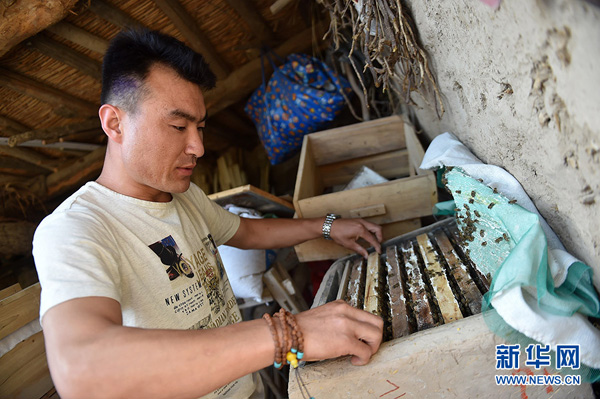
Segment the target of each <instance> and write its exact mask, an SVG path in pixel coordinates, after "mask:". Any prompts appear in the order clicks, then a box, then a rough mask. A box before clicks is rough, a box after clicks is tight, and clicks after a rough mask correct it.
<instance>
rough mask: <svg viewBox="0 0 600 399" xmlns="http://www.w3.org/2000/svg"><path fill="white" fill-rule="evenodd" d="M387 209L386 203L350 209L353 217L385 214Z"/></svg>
mask: <svg viewBox="0 0 600 399" xmlns="http://www.w3.org/2000/svg"><path fill="white" fill-rule="evenodd" d="M386 212H387V210H386V209H385V204H374V205H369V206H363V207H361V208H357V209H350V211H349V213H350V217H353V218H368V217H372V216H379V215H385V214H386Z"/></svg>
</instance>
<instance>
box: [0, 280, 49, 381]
mask: <svg viewBox="0 0 600 399" xmlns="http://www.w3.org/2000/svg"><path fill="white" fill-rule="evenodd" d="M40 292H41V288H40V284H39V283H36V284H34V285H32V286H29V287H27V288H25V289H24V290H21V291H19V292H17V293H16V294H14V295H11V296H9V297H8V298H5V299H3V300H2V301H0V339H2V338H4V337H6V336H7V335H9V334H11V333H13V332H15V331H17V330H18V329H19V328H21V327H23V326H24V325H26V324H27V323H29V322H30V321H32V320H35V319H36V318H38V317H39V315H40ZM0 375H1V373H0Z"/></svg>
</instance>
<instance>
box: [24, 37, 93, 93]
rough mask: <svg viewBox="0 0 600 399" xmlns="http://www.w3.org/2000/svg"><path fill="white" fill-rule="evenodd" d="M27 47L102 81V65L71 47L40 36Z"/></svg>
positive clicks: (31, 39) (33, 39) (34, 38)
mask: <svg viewBox="0 0 600 399" xmlns="http://www.w3.org/2000/svg"><path fill="white" fill-rule="evenodd" d="M25 44H26V45H27V46H30V47H33V48H35V49H36V50H38V51H39V52H41V53H42V54H45V55H47V56H48V57H50V58H54V59H55V60H58V61H61V62H64V63H65V64H67V65H69V66H71V67H73V68H75V69H77V70H79V71H81V72H83V73H85V74H86V75H88V76H91V77H92V78H94V79H96V80H98V81H99V80H101V79H102V65H101V64H100V63H99V62H98V61H96V60H93V59H91V58H89V57H87V56H85V55H83V54H81V53H80V52H78V51H76V50H73V49H72V48H71V47H69V46H66V45H64V44H62V43H59V42H57V41H56V40H52V39H50V38H49V37H47V36H45V35H43V34H38V35H35V36H33V37H31V38H29V40H27V41H26V42H25Z"/></svg>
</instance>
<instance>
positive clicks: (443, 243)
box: [433, 230, 482, 314]
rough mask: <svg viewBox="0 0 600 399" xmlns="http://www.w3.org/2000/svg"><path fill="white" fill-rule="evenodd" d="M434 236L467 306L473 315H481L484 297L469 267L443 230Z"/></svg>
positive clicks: (437, 231)
mask: <svg viewBox="0 0 600 399" xmlns="http://www.w3.org/2000/svg"><path fill="white" fill-rule="evenodd" d="M433 235H434V237H435V241H436V242H437V245H438V246H439V247H440V250H441V251H442V252H443V254H444V258H445V259H446V262H448V266H449V267H450V271H451V273H452V275H453V276H454V279H455V280H456V282H457V283H458V286H459V287H460V291H461V292H462V295H463V296H464V298H465V300H466V302H467V303H466V304H465V305H467V307H468V308H469V310H470V311H471V314H477V313H481V299H482V295H481V292H480V291H479V289H478V288H477V285H476V284H475V282H474V281H473V279H472V278H471V276H470V275H469V271H468V269H467V266H466V265H465V264H464V263H463V262H462V261H461V259H460V257H459V256H458V254H457V253H456V251H455V250H454V248H453V247H452V244H451V243H450V240H449V239H448V237H447V236H446V234H444V232H443V231H442V230H436V231H434V232H433Z"/></svg>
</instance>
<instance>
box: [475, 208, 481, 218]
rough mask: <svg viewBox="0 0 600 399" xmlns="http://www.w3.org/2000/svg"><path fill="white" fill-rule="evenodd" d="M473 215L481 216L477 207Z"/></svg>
mask: <svg viewBox="0 0 600 399" xmlns="http://www.w3.org/2000/svg"><path fill="white" fill-rule="evenodd" d="M475 216H477V217H481V215H480V214H479V211H478V210H477V209H475Z"/></svg>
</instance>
